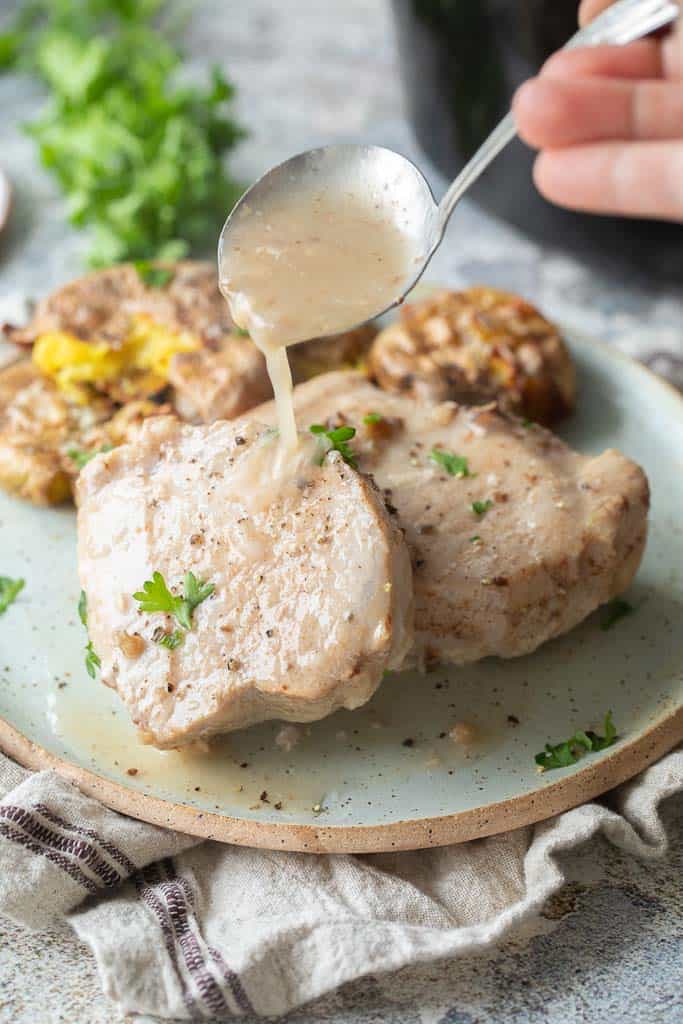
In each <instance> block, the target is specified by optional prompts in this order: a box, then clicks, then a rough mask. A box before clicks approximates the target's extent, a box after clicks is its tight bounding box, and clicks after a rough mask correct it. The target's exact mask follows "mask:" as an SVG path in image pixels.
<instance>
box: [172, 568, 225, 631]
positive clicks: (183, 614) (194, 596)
mask: <svg viewBox="0 0 683 1024" xmlns="http://www.w3.org/2000/svg"><path fill="white" fill-rule="evenodd" d="M215 589H216V587H215V586H214V584H213V583H207V582H206V580H198V579H197V578H196V576H195V575H194V573H192V572H188V573H186V575H185V594H184V600H183V603H182V608H181V609H180V612H176V618H177V620H178V622H179V623H180V625H181V626H184V627H185V629H192V613H193V612H194V610H195V608H196V607H197V605H200V604H201V603H202V601H206V599H207V597H211V595H212V594H213V592H214V590H215Z"/></svg>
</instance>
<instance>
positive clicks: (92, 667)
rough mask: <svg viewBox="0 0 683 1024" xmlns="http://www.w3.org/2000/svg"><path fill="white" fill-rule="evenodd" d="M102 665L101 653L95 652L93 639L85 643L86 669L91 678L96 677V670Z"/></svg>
mask: <svg viewBox="0 0 683 1024" xmlns="http://www.w3.org/2000/svg"><path fill="white" fill-rule="evenodd" d="M101 665H102V662H101V661H100V658H99V655H98V654H96V653H95V649H94V647H93V645H92V640H88V642H87V644H86V645H85V670H86V672H87V673H88V675H89V676H90V678H91V679H94V678H95V671H96V669H98V668H100V667H101Z"/></svg>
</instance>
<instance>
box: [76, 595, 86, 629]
mask: <svg viewBox="0 0 683 1024" xmlns="http://www.w3.org/2000/svg"><path fill="white" fill-rule="evenodd" d="M78 617H79V619H80V620H81V622H82V623H83V625H84V626H85V628H86V629H87V628H88V598H87V597H86V596H85V590H81V596H80V597H79V599H78Z"/></svg>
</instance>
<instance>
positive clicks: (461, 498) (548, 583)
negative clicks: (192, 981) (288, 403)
mask: <svg viewBox="0 0 683 1024" xmlns="http://www.w3.org/2000/svg"><path fill="white" fill-rule="evenodd" d="M294 404H295V408H296V413H297V420H298V423H299V427H300V429H301V428H305V427H307V426H309V425H310V424H315V423H320V424H326V425H329V426H337V425H339V424H342V423H343V424H348V425H350V426H354V427H355V428H356V429H357V431H358V434H357V436H356V438H354V441H353V442H352V443H353V444H354V446H355V450H356V452H357V458H358V466H359V468H360V469H361V471H363V472H366V473H370V474H372V475H373V476H374V479H375V481H376V483H377V484H378V486H379V487H380V488H381V489H382V491H383V493H384V495H385V498H386V500H387V503H388V506H389V508H390V509H393V510H394V512H395V515H396V519H397V521H398V523H399V524H400V526H401V527H402V528H403V529H404V531H405V534H406V538H407V540H408V542H409V545H410V547H411V549H412V554H413V566H414V580H413V587H414V593H415V635H416V647H415V650H414V651H413V653H412V655H411V661H413V662H418V663H422V664H423V663H425V662H427V663H429V662H438V661H447V662H455V663H456V664H461V663H465V662H471V661H476V660H477V659H479V658H484V657H486V656H487V655H499V656H501V657H504V658H510V657H515V656H517V655H520V654H526V653H528V652H529V651H533V650H534V649H535V648H536V647H538V646H539V645H540V644H542V643H544V642H545V641H546V640H549V639H550V638H551V637H555V636H559V635H560V634H562V633H565V632H567V630H569V629H571V628H572V627H573V626H575V625H576V624H577V623H578V622H581V620H582V619H584V618H585V617H586V616H587V615H588V614H589V613H590V612H592V611H593V610H594V609H595V608H597V607H598V606H599V605H601V604H602V603H603V602H606V601H609V600H610V599H611V598H612V597H614V596H615V595H616V594H619V593H620V592H621V591H623V590H624V589H625V588H626V587H627V586H628V584H629V583H630V581H631V579H632V577H633V575H634V573H635V572H636V570H637V568H638V565H639V563H640V559H641V555H642V552H643V548H644V545H645V539H646V533H647V511H648V485H647V480H646V477H645V475H644V473H643V471H642V470H641V469H640V467H639V466H637V465H636V464H635V463H633V462H631V461H630V460H629V459H627V458H625V457H624V456H623V455H621V454H620V453H619V452H617V451H614V450H609V451H606V452H604V453H603V454H602V455H599V456H597V457H593V456H585V455H579V454H577V453H576V452H573V451H572V450H571V449H570V448H568V447H567V446H566V445H565V444H564V443H563V442H562V441H561V440H559V438H557V437H555V436H554V435H553V434H551V433H549V432H548V431H547V430H545V429H544V428H542V427H537V426H529V425H526V426H525V425H523V423H522V422H521V421H519V420H517V419H514V418H512V417H508V416H506V415H504V414H502V413H500V412H499V411H498V410H497V409H496V407H495V406H494V405H489V406H482V407H478V408H476V407H475V408H467V407H459V406H457V405H456V404H455V403H453V402H444V403H441V404H436V403H430V402H416V401H415V400H414V399H412V398H407V397H404V396H402V395H398V394H389V393H387V392H385V391H382V390H381V389H379V388H377V387H375V386H374V385H373V384H371V383H370V382H369V381H368V380H367V379H366V378H365V377H363V376H362V375H361V374H358V373H333V374H326V375H324V376H321V377H317V378H315V379H314V380H311V381H309V382H308V383H306V384H301V385H299V386H298V387H297V388H295V392H294ZM253 415H254V416H255V417H256V418H257V419H259V420H263V421H266V422H271V423H272V422H274V420H275V410H274V408H273V407H272V405H269V406H264V407H261V408H259V409H256V410H254V411H253Z"/></svg>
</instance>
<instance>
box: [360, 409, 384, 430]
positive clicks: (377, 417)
mask: <svg viewBox="0 0 683 1024" xmlns="http://www.w3.org/2000/svg"><path fill="white" fill-rule="evenodd" d="M383 419H384V416H382V413H381V412H369V413H368V414H367V416H364V417H363V423H364V424H365V425H366V427H371V426H372V425H373V424H374V423H381V422H382V420H383Z"/></svg>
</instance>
